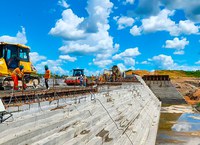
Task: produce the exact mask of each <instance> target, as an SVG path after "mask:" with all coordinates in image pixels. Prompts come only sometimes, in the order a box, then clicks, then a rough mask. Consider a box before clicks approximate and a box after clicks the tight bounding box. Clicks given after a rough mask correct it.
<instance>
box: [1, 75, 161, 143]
mask: <svg viewBox="0 0 200 145" xmlns="http://www.w3.org/2000/svg"><path fill="white" fill-rule="evenodd" d="M138 80H140V83H125V84H123V85H122V86H120V87H119V86H115V87H108V86H106V87H104V88H101V89H99V93H96V94H89V95H84V96H81V95H80V96H79V97H78V98H71V99H66V98H62V99H60V101H59V106H58V104H57V103H58V102H56V101H54V102H51V104H50V102H43V103H41V104H40V107H39V106H38V104H34V105H33V106H31V107H30V109H28V107H24V108H23V107H21V108H20V110H24V111H20V112H14V113H13V118H11V119H9V120H8V121H7V122H4V123H3V124H0V144H1V145H11V144H18V145H27V144H33V145H38V144H39V145H40V144H42V145H60V144H63V145H79V144H81V145H100V144H103V145H113V144H116V145H118V144H119V145H123V144H124V145H133V144H134V145H154V144H155V140H156V134H157V129H158V124H159V117H160V109H161V103H160V101H159V100H158V99H157V97H156V96H155V95H154V94H153V92H152V91H151V90H150V89H149V88H148V86H146V84H145V83H144V81H143V80H142V79H141V78H140V77H138ZM25 108H26V109H27V110H26V109H25ZM10 109H11V108H10ZM11 110H15V109H14V108H12V109H11Z"/></svg>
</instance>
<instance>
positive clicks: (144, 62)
mask: <svg viewBox="0 0 200 145" xmlns="http://www.w3.org/2000/svg"><path fill="white" fill-rule="evenodd" d="M141 64H149V62H148V61H143V62H141Z"/></svg>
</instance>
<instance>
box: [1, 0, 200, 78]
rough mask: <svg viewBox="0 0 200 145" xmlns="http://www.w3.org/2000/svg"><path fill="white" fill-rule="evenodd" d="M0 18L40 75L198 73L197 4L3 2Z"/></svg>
mask: <svg viewBox="0 0 200 145" xmlns="http://www.w3.org/2000/svg"><path fill="white" fill-rule="evenodd" d="M0 17H1V23H0V42H10V43H20V44H25V45H27V46H29V47H30V48H31V53H30V58H31V61H32V63H33V65H34V66H35V67H36V69H37V71H38V72H39V73H44V65H46V64H47V65H48V66H49V68H50V70H51V72H52V73H55V74H65V75H70V74H72V69H74V68H83V69H85V73H86V75H92V74H93V75H96V74H99V73H102V71H103V70H104V69H110V68H111V67H112V66H113V65H118V67H119V68H120V69H121V71H125V70H128V69H133V70H148V71H153V70H162V69H168V70H199V69H200V66H199V65H200V57H199V56H200V37H199V34H200V32H199V28H200V1H199V0H42V1H41V0H28V1H27V0H1V4H0Z"/></svg>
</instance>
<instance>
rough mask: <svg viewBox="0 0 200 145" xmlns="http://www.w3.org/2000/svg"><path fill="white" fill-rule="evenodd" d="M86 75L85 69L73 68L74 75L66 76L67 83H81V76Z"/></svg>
mask: <svg viewBox="0 0 200 145" xmlns="http://www.w3.org/2000/svg"><path fill="white" fill-rule="evenodd" d="M81 76H82V77H83V76H84V69H73V75H72V76H69V77H67V78H65V83H66V84H67V85H80V77H81Z"/></svg>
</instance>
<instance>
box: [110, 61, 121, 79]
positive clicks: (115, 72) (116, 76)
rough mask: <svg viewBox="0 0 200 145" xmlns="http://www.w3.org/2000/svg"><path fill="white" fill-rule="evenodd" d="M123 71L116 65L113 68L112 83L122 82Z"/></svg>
mask: <svg viewBox="0 0 200 145" xmlns="http://www.w3.org/2000/svg"><path fill="white" fill-rule="evenodd" d="M121 77H122V75H121V71H120V69H119V67H118V66H117V65H114V66H113V67H112V81H113V82H116V81H120V80H121Z"/></svg>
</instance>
